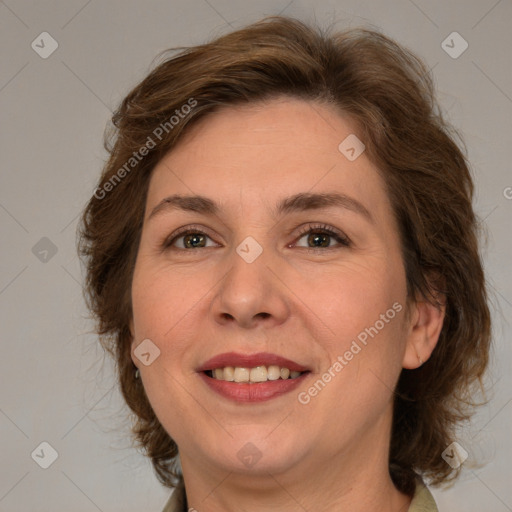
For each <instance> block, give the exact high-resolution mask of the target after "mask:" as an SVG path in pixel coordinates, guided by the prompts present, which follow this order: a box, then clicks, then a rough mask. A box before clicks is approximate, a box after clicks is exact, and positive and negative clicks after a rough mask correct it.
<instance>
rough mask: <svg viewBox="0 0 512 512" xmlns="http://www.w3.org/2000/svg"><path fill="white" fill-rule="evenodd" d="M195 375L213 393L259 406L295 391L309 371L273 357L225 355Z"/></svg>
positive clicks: (203, 367) (287, 360)
mask: <svg viewBox="0 0 512 512" xmlns="http://www.w3.org/2000/svg"><path fill="white" fill-rule="evenodd" d="M196 371H198V372H199V374H200V376H201V377H202V378H203V380H204V382H205V383H206V384H207V385H208V386H209V387H210V388H211V389H212V390H213V391H216V392H217V393H219V394H220V395H222V396H224V397H225V398H229V399H231V400H235V401H237V402H261V401H264V400H269V399H271V398H275V397H278V396H281V395H283V394H285V393H288V392H290V391H292V390H293V389H295V388H296V387H297V386H298V385H299V384H300V383H301V382H302V381H303V380H304V379H305V378H306V376H307V375H308V374H310V373H311V370H310V369H308V368H306V367H305V366H303V365H300V364H298V363H296V362H295V361H291V360H290V359H286V358H283V357H281V356H278V355H276V354H269V353H259V354H254V355H246V354H236V353H233V352H231V353H225V354H220V355H218V356H216V357H214V358H212V359H210V360H208V361H206V362H205V363H204V364H203V365H202V366H201V367H199V368H198V369H197V370H196Z"/></svg>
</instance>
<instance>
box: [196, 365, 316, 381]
mask: <svg viewBox="0 0 512 512" xmlns="http://www.w3.org/2000/svg"><path fill="white" fill-rule="evenodd" d="M204 373H205V374H206V375H207V376H208V377H210V378H212V379H215V380H221V381H226V382H235V383H239V384H257V383H260V382H269V381H270V382H271V381H278V380H289V379H297V378H298V377H300V376H301V375H303V374H305V373H309V371H304V372H300V371H295V370H290V369H289V368H286V367H284V366H278V365H269V366H263V365H261V366H255V367H252V368H249V367H243V366H225V367H223V368H215V369H213V370H206V371H205V372H204Z"/></svg>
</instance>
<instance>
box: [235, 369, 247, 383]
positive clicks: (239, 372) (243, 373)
mask: <svg viewBox="0 0 512 512" xmlns="http://www.w3.org/2000/svg"><path fill="white" fill-rule="evenodd" d="M249 376H250V373H249V368H240V367H239V366H237V367H236V368H235V382H249Z"/></svg>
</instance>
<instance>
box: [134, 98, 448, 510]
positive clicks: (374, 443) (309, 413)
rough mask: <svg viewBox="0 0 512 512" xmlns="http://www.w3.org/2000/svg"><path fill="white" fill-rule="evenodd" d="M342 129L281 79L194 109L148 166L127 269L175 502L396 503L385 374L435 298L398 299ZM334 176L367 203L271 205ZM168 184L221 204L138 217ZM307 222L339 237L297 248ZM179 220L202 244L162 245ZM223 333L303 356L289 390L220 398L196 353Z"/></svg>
mask: <svg viewBox="0 0 512 512" xmlns="http://www.w3.org/2000/svg"><path fill="white" fill-rule="evenodd" d="M351 133H354V130H353V127H352V126H351V123H350V120H349V119H348V118H345V117H343V116H342V115H340V113H338V112H337V111H335V110H334V109H333V108H332V107H330V106H325V105H320V104H318V103H312V102H306V101H303V100H298V99H291V98H286V97H281V98H277V99H273V100H270V101H267V102H265V103H257V104H256V103H255V104H251V105H248V106H247V105H244V106H240V107H238V106H237V107H226V108H224V109H222V110H219V111H218V112H216V113H214V114H211V115H209V116H208V117H207V118H205V119H204V120H202V121H201V122H200V123H198V124H196V125H195V126H193V127H192V129H191V131H190V132H189V133H188V134H187V135H186V136H185V138H183V139H182V141H180V143H179V144H178V145H177V146H176V148H175V149H174V150H173V151H172V152H170V153H169V154H168V155H167V156H165V157H164V158H163V159H162V160H161V162H160V163H159V164H158V165H157V166H156V168H155V170H154V173H153V175H152V178H151V182H150V186H149V192H148V197H147V204H146V215H145V221H144V225H143V230H142V238H141V243H140V248H139V253H138V257H137V261H136V266H135V272H134V277H133V285H132V299H133V322H132V324H131V330H132V335H133V344H132V358H133V361H134V363H135V365H137V366H138V367H139V368H140V372H141V378H142V381H143V384H144V387H145V390H146V393H147V396H148V398H149V400H150V402H151V404H152V407H153V409H154V411H155V414H156V415H157V417H158V419H159V420H160V422H161V424H162V425H163V427H164V428H165V429H166V430H167V432H168V433H169V435H170V436H171V437H172V438H173V439H174V440H175V441H176V443H177V444H178V447H179V451H180V457H181V463H182V468H183V474H184V479H185V486H186V491H187V497H188V502H189V507H194V508H195V509H196V510H197V511H199V512H201V511H205V510H208V511H209V512H216V511H235V510H237V511H240V510H245V511H251V512H252V511H256V510H258V511H261V510H267V511H274V510H275V511H278V510H279V511H281V512H283V511H284V512H286V511H292V510H293V511H296V510H303V509H305V510H309V511H311V510H315V511H328V510H350V511H352V512H358V511H368V510H379V511H386V512H387V511H393V512H398V511H406V510H407V508H408V507H409V504H410V501H411V499H410V497H408V496H405V495H403V494H402V493H400V492H399V491H398V490H397V489H396V488H395V487H394V485H393V483H392V481H391V479H390V477H389V473H388V449H389V439H390V430H391V418H392V399H393V389H394V387H395V384H396V382H397V380H398V377H399V374H400V372H401V370H402V368H410V369H412V368H416V367H418V366H419V365H420V362H419V361H420V359H421V360H422V361H423V362H424V361H426V360H427V359H428V358H429V356H430V354H431V352H432V350H433V349H434V347H435V344H436V343H437V340H438V337H439V333H440V330H441V327H442V322H443V317H444V310H443V309H441V310H437V309H436V308H434V307H433V306H431V305H429V304H427V303H425V302H421V301H417V302H411V303H410V304H409V305H407V294H406V279H405V270H404V264H403V261H402V257H401V252H400V242H399V237H398V229H397V226H396V223H395V221H394V217H393V215H392V209H391V204H390V202H389V199H388V197H387V195H386V191H385V187H384V182H383V180H382V178H381V176H380V175H379V174H378V172H377V170H376V168H375V167H374V166H373V164H372V163H371V162H370V161H369V159H368V158H367V156H366V155H365V153H363V154H362V155H361V156H359V157H358V158H357V159H356V160H355V161H352V162H351V161H349V160H348V159H347V158H346V157H345V156H344V155H343V154H342V153H341V152H340V151H339V150H338V145H339V144H340V142H341V141H342V140H344V139H345V138H346V137H347V136H348V135H349V134H351ZM334 191H335V192H340V193H343V194H346V195H349V196H351V197H352V198H355V199H357V200H358V201H359V202H360V203H362V204H363V205H364V206H365V207H366V208H367V210H368V211H369V212H370V214H371V217H372V219H373V221H371V222H370V221H368V220H367V219H366V218H365V217H364V216H363V215H361V214H359V213H356V212H353V211H350V210H348V209H344V208H339V207H330V208H326V209H322V210H311V211H304V212H294V213H289V214H286V215H283V216H282V217H279V218H278V217H274V216H272V214H271V211H270V208H271V207H272V206H273V205H274V204H276V203H277V202H278V200H280V199H282V198H284V197H286V196H289V195H292V194H295V193H299V192H327V193H329V192H334ZM176 193H180V194H184V195H189V194H200V195H204V196H207V197H209V198H211V199H214V200H215V201H218V202H219V203H220V204H221V206H222V210H221V213H220V214H219V215H218V216H213V217H212V216H206V215H203V214H198V213H194V212H183V211H179V210H166V211H162V212H160V213H159V214H157V215H154V216H153V217H152V218H151V219H150V218H149V214H150V212H151V211H152V210H153V208H154V207H155V206H156V205H157V204H158V203H159V202H160V201H161V200H162V199H163V198H165V197H167V196H169V195H171V194H176ZM309 223H312V224H313V226H314V227H315V226H316V225H318V224H324V223H325V224H327V225H328V226H329V227H332V228H335V229H336V230H339V231H340V232H341V233H343V234H344V235H345V236H346V237H348V238H349V239H350V240H351V244H352V245H351V246H349V247H346V246H343V245H340V244H339V243H338V242H337V241H336V239H335V238H334V237H327V243H326V244H327V245H328V246H329V247H328V248H317V249H316V252H307V247H310V248H314V247H315V245H314V242H311V240H309V242H308V235H307V234H306V235H300V232H299V229H300V228H301V227H307V225H308V224H309ZM192 224H193V225H194V227H195V228H201V229H202V230H204V231H206V232H207V235H208V237H209V238H206V239H205V241H204V242H203V243H202V245H206V246H207V247H201V243H199V245H200V247H199V248H191V249H190V248H189V249H182V250H181V251H180V250H179V247H183V243H184V241H185V240H184V239H183V238H179V239H177V240H176V241H175V246H169V247H167V248H165V249H162V244H163V242H164V241H165V240H166V239H169V237H170V235H172V234H173V232H175V231H176V230H177V229H178V228H181V227H184V226H189V225H192ZM247 236H251V237H253V238H254V239H255V240H256V241H257V242H258V243H259V244H260V246H261V247H262V248H263V252H262V254H261V255H260V256H259V257H258V258H257V259H256V260H255V261H254V262H252V263H247V262H246V261H245V260H244V259H242V258H241V257H240V256H239V254H238V253H237V252H236V250H235V249H236V247H237V246H238V245H239V244H240V243H241V242H242V241H243V240H244V239H245V238H246V237H247ZM299 236H300V238H299ZM394 303H399V304H400V305H402V306H403V309H402V311H401V312H400V313H398V314H397V315H396V316H395V317H394V318H393V319H392V320H390V321H389V322H388V323H386V324H385V327H384V328H382V329H381V330H380V331H379V333H378V335H376V336H375V337H374V338H369V341H368V343H367V345H366V346H364V347H363V348H362V350H361V351H360V352H359V353H357V355H355V356H354V357H353V359H352V360H351V361H348V362H347V364H346V366H344V367H343V369H342V370H341V371H339V372H337V373H336V376H335V377H334V378H332V380H331V381H330V382H329V383H328V384H327V385H326V386H325V387H324V388H323V389H322V390H321V391H320V392H319V393H318V394H317V395H316V396H314V397H312V398H311V400H310V402H309V403H307V404H302V403H300V402H299V401H298V399H297V394H298V393H299V392H300V391H307V390H308V388H309V387H310V386H312V384H313V383H314V382H315V381H317V380H318V379H319V378H320V377H321V376H322V374H324V372H326V371H327V370H328V368H330V367H331V366H332V364H333V362H335V361H336V360H337V358H338V356H340V355H343V354H344V353H345V352H346V351H347V350H349V348H350V345H351V343H352V340H354V339H356V338H357V335H358V334H359V333H361V332H362V331H364V329H365V328H368V327H370V326H374V325H375V322H376V321H377V320H378V319H379V317H380V315H381V314H384V313H385V312H386V311H387V310H389V309H390V308H392V305H393V304H394ZM407 308H408V309H407ZM406 311H408V314H406ZM262 313H266V315H263V314H262ZM146 338H149V339H151V340H152V342H153V343H154V344H155V345H157V346H158V347H159V349H160V351H161V353H160V356H159V357H158V358H157V359H156V360H155V361H154V362H153V363H152V364H150V365H149V366H145V365H143V364H141V362H140V360H139V359H138V358H137V357H136V356H135V355H134V352H133V350H134V349H135V348H136V347H137V346H138V344H139V343H140V342H141V341H142V340H144V339H146ZM229 351H234V352H241V353H249V354H252V353H256V352H260V351H264V352H272V353H276V354H279V355H281V356H284V357H287V358H289V359H292V360H294V361H297V362H298V363H301V364H304V365H306V366H308V367H310V368H311V374H310V375H309V376H308V377H307V379H306V380H305V381H304V383H303V385H301V386H300V389H298V390H297V391H293V392H291V393H288V394H285V395H282V396H280V397H278V398H274V399H272V400H269V401H266V402H260V403H249V404H240V403H235V402H233V401H230V400H228V399H226V398H224V397H221V396H219V395H218V394H216V393H215V392H214V391H212V390H210V388H209V387H207V386H206V385H205V383H204V382H203V381H202V379H201V378H200V377H199V375H198V373H197V372H196V371H195V369H196V368H197V367H198V366H199V365H200V364H202V363H204V362H205V361H206V360H207V359H209V358H211V357H213V356H214V355H217V354H219V353H223V352H229ZM248 442H251V443H252V444H253V445H255V446H256V448H257V450H258V451H259V453H260V454H261V458H260V459H259V460H258V461H257V463H255V464H254V465H252V466H251V467H248V466H246V465H244V464H243V463H242V462H241V460H239V458H238V457H237V453H238V451H239V450H240V449H242V448H243V447H244V446H245V445H246V443H248ZM301 507H303V508H301Z"/></svg>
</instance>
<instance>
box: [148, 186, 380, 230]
mask: <svg viewBox="0 0 512 512" xmlns="http://www.w3.org/2000/svg"><path fill="white" fill-rule="evenodd" d="M333 207H334V208H344V209H346V210H350V211H352V212H354V213H357V214H359V215H361V216H363V217H364V218H365V219H366V220H368V221H370V222H372V223H373V222H374V220H373V218H372V216H371V214H370V212H369V211H368V209H367V208H366V207H365V206H364V205H363V204H362V203H360V202H359V201H357V199H354V198H353V197H350V196H347V195H345V194H340V193H337V192H336V193H317V194H313V193H308V192H301V193H298V194H295V195H293V196H289V197H286V198H284V199H282V200H281V201H279V202H278V203H277V205H276V206H275V207H274V209H273V210H272V211H271V213H272V214H273V216H282V215H285V214H288V213H292V212H302V211H309V210H321V209H325V208H333ZM169 210H182V211H188V212H196V213H201V214H204V215H210V216H217V215H219V213H220V211H221V207H220V205H219V204H218V203H216V202H215V201H213V200H212V199H210V198H208V197H205V196H200V195H196V196H183V195H179V194H174V195H171V196H169V197H166V198H164V199H162V200H161V201H160V202H159V203H158V204H157V205H156V206H155V207H154V208H153V209H152V210H151V213H150V214H149V217H148V220H149V219H151V218H152V217H154V216H156V215H157V214H159V213H161V212H164V211H169Z"/></svg>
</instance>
